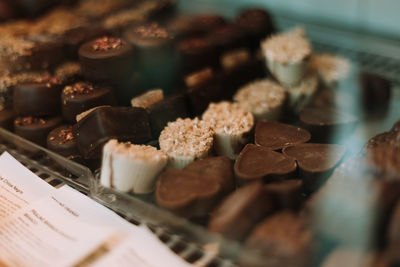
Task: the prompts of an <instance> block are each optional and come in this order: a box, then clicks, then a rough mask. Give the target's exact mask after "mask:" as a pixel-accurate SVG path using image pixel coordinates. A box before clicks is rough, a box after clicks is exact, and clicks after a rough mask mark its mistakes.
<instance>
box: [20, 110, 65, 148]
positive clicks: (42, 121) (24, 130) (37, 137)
mask: <svg viewBox="0 0 400 267" xmlns="http://www.w3.org/2000/svg"><path fill="white" fill-rule="evenodd" d="M61 122H62V118H61V117H48V118H38V117H18V118H16V119H15V121H14V131H15V133H16V134H17V135H19V136H21V137H23V138H25V139H27V140H29V141H31V142H34V143H36V144H38V145H41V146H43V147H45V146H46V139H47V135H48V134H49V133H50V131H51V130H52V129H54V128H56V127H57V126H58V125H60V124H61Z"/></svg>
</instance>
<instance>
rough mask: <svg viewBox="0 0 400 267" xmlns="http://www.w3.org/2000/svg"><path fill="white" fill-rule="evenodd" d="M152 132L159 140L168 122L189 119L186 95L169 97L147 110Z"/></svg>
mask: <svg viewBox="0 0 400 267" xmlns="http://www.w3.org/2000/svg"><path fill="white" fill-rule="evenodd" d="M147 111H148V113H149V119H150V125H151V132H152V134H153V138H155V139H157V138H158V137H159V136H160V133H161V131H162V130H163V129H164V127H165V126H167V124H168V122H170V121H175V120H176V119H177V118H179V117H180V118H186V117H189V107H188V101H187V98H186V96H185V95H184V94H177V95H174V96H170V97H167V98H166V99H163V100H161V101H159V102H157V103H155V104H153V105H151V106H150V107H149V108H147Z"/></svg>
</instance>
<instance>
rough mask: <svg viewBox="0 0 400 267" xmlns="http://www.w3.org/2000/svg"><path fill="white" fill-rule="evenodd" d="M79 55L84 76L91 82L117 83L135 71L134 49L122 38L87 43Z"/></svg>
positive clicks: (101, 39) (82, 46) (107, 38)
mask: <svg viewBox="0 0 400 267" xmlns="http://www.w3.org/2000/svg"><path fill="white" fill-rule="evenodd" d="M78 53H79V62H80V64H81V70H82V74H83V75H84V76H85V78H87V79H88V80H89V81H101V82H110V83H116V82H119V81H120V80H121V79H123V78H125V77H126V76H127V75H128V74H130V73H131V72H132V71H133V47H132V45H131V44H129V43H128V42H126V41H125V40H123V39H120V38H114V37H107V36H105V37H102V38H98V39H95V40H92V41H89V42H86V43H84V44H83V45H81V47H80V48H79V51H78Z"/></svg>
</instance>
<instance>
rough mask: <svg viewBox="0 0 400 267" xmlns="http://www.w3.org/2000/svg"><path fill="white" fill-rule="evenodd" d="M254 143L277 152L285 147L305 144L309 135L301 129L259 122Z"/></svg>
mask: <svg viewBox="0 0 400 267" xmlns="http://www.w3.org/2000/svg"><path fill="white" fill-rule="evenodd" d="M254 138H255V140H254V141H255V143H256V144H257V145H260V146H264V147H267V148H269V149H272V150H279V149H282V148H284V147H287V146H292V145H296V144H301V143H305V142H307V141H308V140H310V138H311V135H310V133H309V132H308V131H307V130H304V129H302V128H299V127H296V126H293V125H289V124H284V123H279V122H274V121H259V122H258V123H257V125H256V132H255V137H254Z"/></svg>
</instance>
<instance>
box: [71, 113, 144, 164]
mask: <svg viewBox="0 0 400 267" xmlns="http://www.w3.org/2000/svg"><path fill="white" fill-rule="evenodd" d="M73 132H74V135H75V136H76V139H77V143H78V149H79V151H80V152H81V154H82V155H83V156H84V158H85V159H88V158H100V156H101V149H102V147H103V145H104V144H105V143H106V142H107V141H108V140H110V139H112V138H114V139H118V140H119V141H121V142H125V141H130V142H132V143H134V144H143V143H145V142H147V141H149V140H150V139H151V132H150V125H149V119H148V115H147V112H146V111H145V110H144V109H142V108H134V107H102V108H98V109H96V110H94V111H92V112H90V113H89V114H88V115H87V116H85V117H84V118H83V119H81V120H80V121H79V122H78V123H77V124H75V125H74V126H73Z"/></svg>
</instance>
